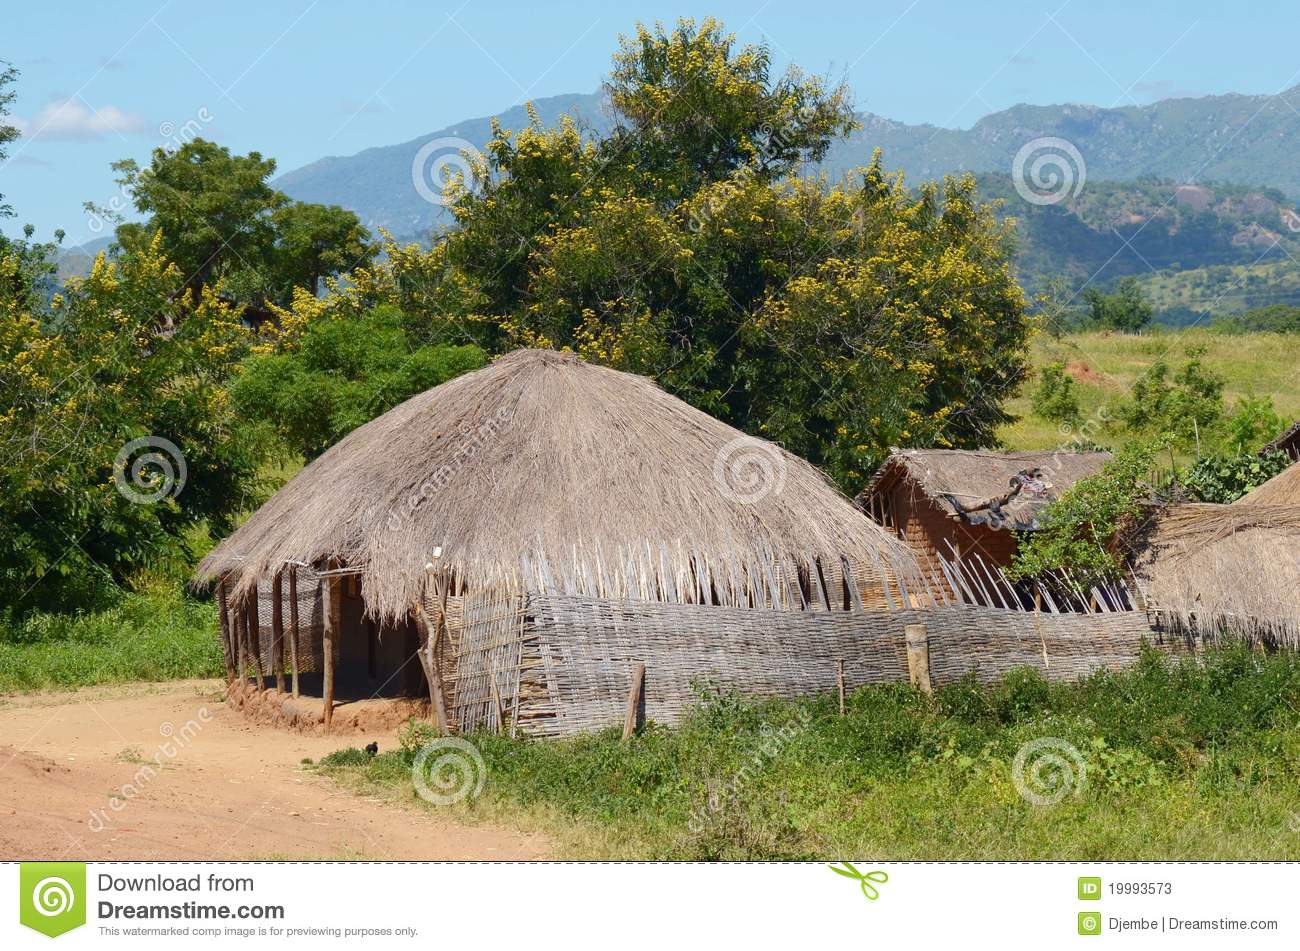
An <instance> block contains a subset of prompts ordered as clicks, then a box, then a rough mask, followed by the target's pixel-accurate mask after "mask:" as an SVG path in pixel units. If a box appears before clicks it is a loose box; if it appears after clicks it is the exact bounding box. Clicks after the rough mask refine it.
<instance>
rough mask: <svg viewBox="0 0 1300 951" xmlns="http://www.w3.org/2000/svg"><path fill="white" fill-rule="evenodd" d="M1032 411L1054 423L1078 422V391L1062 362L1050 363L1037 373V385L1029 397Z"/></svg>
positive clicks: (1074, 423)
mask: <svg viewBox="0 0 1300 951" xmlns="http://www.w3.org/2000/svg"><path fill="white" fill-rule="evenodd" d="M1030 401H1031V403H1032V405H1033V408H1034V412H1035V413H1037V414H1038V415H1039V416H1041V417H1043V419H1050V420H1051V421H1052V422H1054V423H1070V424H1071V425H1076V426H1077V425H1078V423H1079V392H1078V386H1077V385H1076V384H1075V382H1074V378H1073V377H1072V376H1070V375H1069V374H1068V373H1066V372H1065V364H1064V363H1050V364H1048V365H1047V366H1045V367H1043V369H1042V370H1040V371H1039V374H1038V386H1037V387H1035V388H1034V392H1033V395H1032V396H1031V397H1030Z"/></svg>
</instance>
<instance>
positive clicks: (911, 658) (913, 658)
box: [903, 624, 933, 693]
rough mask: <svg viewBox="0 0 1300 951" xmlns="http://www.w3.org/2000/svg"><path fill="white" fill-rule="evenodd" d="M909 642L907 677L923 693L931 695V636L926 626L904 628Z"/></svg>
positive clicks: (913, 625)
mask: <svg viewBox="0 0 1300 951" xmlns="http://www.w3.org/2000/svg"><path fill="white" fill-rule="evenodd" d="M903 635H904V637H905V639H906V641H907V675H908V679H910V680H911V681H912V686H914V687H919V688H920V689H921V692H922V693H931V692H932V690H933V688H932V687H931V685H930V636H929V634H927V633H926V630H925V625H924V624H908V625H906V626H904V628H903Z"/></svg>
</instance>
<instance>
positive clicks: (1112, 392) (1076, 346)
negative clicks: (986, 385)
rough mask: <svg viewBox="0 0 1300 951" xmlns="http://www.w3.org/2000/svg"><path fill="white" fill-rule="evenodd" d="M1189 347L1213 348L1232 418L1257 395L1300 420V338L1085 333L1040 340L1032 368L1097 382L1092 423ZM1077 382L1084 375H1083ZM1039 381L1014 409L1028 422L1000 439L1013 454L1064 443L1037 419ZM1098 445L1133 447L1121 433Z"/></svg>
mask: <svg viewBox="0 0 1300 951" xmlns="http://www.w3.org/2000/svg"><path fill="white" fill-rule="evenodd" d="M1189 347H1205V348H1206V353H1205V355H1204V357H1202V358H1201V359H1202V360H1203V361H1204V363H1205V366H1206V367H1207V368H1208V369H1210V370H1213V371H1214V372H1216V373H1219V374H1222V375H1223V377H1224V378H1225V380H1226V385H1225V387H1224V403H1225V405H1226V406H1227V408H1228V410H1229V411H1230V410H1231V409H1232V407H1233V406H1234V405H1235V403H1236V401H1237V399H1238V398H1239V397H1241V396H1245V395H1247V394H1251V393H1253V394H1254V395H1255V396H1269V397H1272V399H1273V406H1274V408H1275V409H1276V410H1277V411H1278V413H1279V414H1280V415H1281V416H1282V418H1283V419H1287V420H1291V419H1297V418H1300V374H1298V373H1296V369H1295V368H1296V360H1297V355H1298V354H1300V336H1298V335H1296V334H1273V333H1257V334H1236V335H1233V334H1224V333H1218V332H1216V331H1212V330H1208V329H1203V328H1196V329H1192V330H1183V331H1179V330H1175V329H1171V328H1170V329H1166V328H1156V329H1154V330H1152V331H1151V332H1150V333H1146V334H1142V335H1136V334H1119V333H1081V334H1069V335H1067V336H1064V337H1062V338H1061V339H1060V340H1055V339H1053V338H1052V337H1051V336H1050V335H1048V334H1046V333H1041V332H1040V333H1038V334H1036V335H1035V337H1034V339H1033V341H1032V343H1031V345H1030V363H1031V364H1032V365H1033V366H1034V367H1035V368H1038V367H1043V366H1046V365H1047V364H1049V363H1052V362H1055V361H1061V362H1064V363H1066V364H1083V365H1084V366H1086V367H1087V370H1088V376H1089V377H1092V375H1094V374H1095V379H1094V380H1093V381H1092V382H1086V381H1079V384H1080V385H1079V389H1080V403H1081V408H1082V410H1083V418H1084V419H1085V420H1086V419H1088V418H1090V417H1091V416H1092V414H1094V413H1095V412H1096V411H1097V409H1098V408H1099V407H1101V406H1103V405H1105V404H1107V403H1110V402H1112V401H1114V400H1116V399H1118V398H1121V397H1123V396H1126V395H1127V394H1128V393H1129V390H1130V389H1131V388H1132V386H1133V381H1134V380H1136V379H1137V378H1138V377H1139V376H1141V375H1142V373H1143V372H1145V371H1146V369H1147V368H1148V367H1150V366H1151V364H1152V363H1154V362H1155V361H1156V360H1157V359H1159V358H1160V357H1161V356H1164V357H1165V359H1166V360H1167V361H1168V362H1169V363H1170V365H1171V366H1177V365H1179V364H1180V363H1181V362H1182V361H1183V360H1184V359H1185V352H1186V350H1187V349H1188V348H1189ZM1075 375H1076V378H1077V376H1078V375H1079V374H1078V370H1077V368H1076V373H1075ZM1034 384H1035V380H1034V379H1033V378H1031V379H1030V380H1029V381H1028V382H1027V383H1026V384H1025V387H1024V389H1023V390H1022V392H1021V393H1020V394H1018V395H1017V396H1016V397H1015V398H1014V399H1012V400H1011V401H1010V402H1009V404H1008V409H1010V411H1011V412H1012V413H1013V414H1015V415H1016V416H1018V417H1020V419H1019V420H1018V421H1017V422H1015V423H1012V424H1011V425H1009V426H1005V427H1003V429H1002V430H1001V431H1000V433H999V436H1000V437H1001V439H1002V441H1003V443H1004V445H1006V446H1007V447H1008V448H1012V449H1024V450H1032V449H1054V448H1056V447H1057V446H1058V445H1060V444H1061V443H1062V442H1063V439H1062V436H1061V433H1060V430H1059V429H1058V427H1057V424H1056V423H1053V422H1050V421H1048V420H1045V419H1042V418H1040V417H1038V416H1036V415H1034V413H1033V411H1032V409H1031V408H1030V403H1029V393H1030V392H1031V391H1032V390H1033V387H1034ZM1094 438H1095V440H1096V441H1097V442H1099V443H1101V444H1103V445H1106V446H1111V447H1115V448H1118V447H1119V446H1121V445H1123V444H1124V442H1125V441H1126V440H1127V438H1128V437H1127V436H1126V434H1124V433H1123V432H1120V431H1113V432H1105V431H1103V432H1100V433H1098V434H1097V435H1096V436H1095V437H1094Z"/></svg>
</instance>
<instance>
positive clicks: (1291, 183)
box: [61, 86, 1300, 322]
mask: <svg viewBox="0 0 1300 951" xmlns="http://www.w3.org/2000/svg"><path fill="white" fill-rule="evenodd" d="M533 105H534V108H535V110H536V111H537V114H538V116H539V117H540V119H541V120H542V122H543V123H545V124H546V125H548V126H550V125H554V124H556V123H557V122H558V121H559V120H560V118H561V116H564V115H566V114H567V115H571V116H573V117H574V118H575V119H576V120H577V121H578V123H579V125H580V127H582V128H584V129H586V130H589V131H590V133H591V134H593V135H600V134H602V133H604V132H606V131H607V130H608V129H609V127H610V125H611V120H610V116H609V113H608V111H607V110H606V108H605V105H604V99H603V97H602V96H601V94H599V93H590V94H573V95H566V96H552V97H549V98H546V99H538V100H535V101H534V103H533ZM498 119H499V121H500V123H501V125H502V126H503V127H505V128H507V129H519V128H522V127H523V126H524V125H526V124H527V122H528V116H527V113H526V111H525V109H524V107H523V106H522V105H518V106H514V107H512V108H510V109H507V110H505V111H504V112H502V113H500V115H499V116H498ZM860 119H861V123H862V128H861V129H860V130H859V131H857V132H855V133H854V134H853V135H852V136H850V137H849V138H847V139H845V140H843V141H840V142H836V143H835V144H834V145H833V146H832V147H831V149H830V151H829V153H828V154H827V156H826V158H825V160H824V161H823V162H822V163H821V164H820V166H818V167H817V168H812V169H809V170H808V171H809V172H810V173H816V172H821V173H825V174H826V175H827V176H828V177H829V178H830V179H831V180H838V179H840V178H842V177H844V176H845V175H849V174H851V172H852V170H853V169H854V168H857V167H859V166H861V165H863V164H865V163H867V162H869V161H870V160H871V155H872V153H873V151H874V150H875V149H876V148H880V149H881V150H882V151H883V159H884V164H885V166H886V168H889V169H901V170H903V171H904V172H905V174H906V179H907V181H908V182H909V183H910V184H912V185H916V184H919V183H920V182H922V181H925V180H927V179H935V178H940V177H942V176H943V175H945V174H949V173H953V172H967V171H969V172H974V173H976V175H977V179H978V181H979V188H980V192H981V194H982V195H984V196H985V197H988V198H997V199H1001V200H1002V203H1003V206H1002V214H1004V215H1012V216H1014V217H1015V218H1016V219H1017V232H1018V235H1019V242H1020V249H1019V257H1018V264H1019V272H1020V277H1021V280H1022V281H1023V282H1024V283H1025V285H1026V287H1027V288H1029V289H1030V290H1031V291H1035V290H1037V289H1038V288H1040V287H1041V285H1042V282H1043V280H1044V279H1045V278H1046V277H1048V276H1051V275H1054V274H1064V275H1065V276H1067V277H1069V278H1071V279H1073V280H1074V281H1075V282H1076V285H1078V284H1082V283H1083V282H1085V281H1091V282H1092V283H1095V284H1106V283H1109V282H1110V281H1111V280H1113V279H1114V278H1116V277H1119V276H1122V275H1127V274H1133V275H1137V276H1139V277H1140V278H1141V279H1142V280H1143V283H1144V286H1145V287H1147V288H1148V289H1149V292H1150V293H1151V296H1152V298H1153V300H1154V301H1155V303H1156V304H1157V307H1158V309H1159V310H1160V311H1161V313H1162V316H1163V318H1164V319H1168V320H1171V321H1174V322H1186V321H1189V320H1193V319H1198V318H1199V317H1201V316H1202V315H1203V314H1204V313H1206V312H1207V311H1208V312H1214V313H1230V312H1235V311H1236V310H1238V309H1240V308H1241V307H1242V306H1247V305H1249V306H1254V305H1256V304H1257V303H1260V302H1262V303H1279V302H1280V303H1294V304H1300V267H1298V266H1297V265H1296V264H1295V261H1297V260H1300V214H1297V212H1296V210H1295V202H1296V199H1300V161H1297V160H1296V155H1297V154H1298V153H1300V86H1296V87H1294V88H1292V89H1289V90H1286V91H1285V92H1283V93H1280V94H1279V95H1277V96H1242V95H1224V96H1208V97H1204V98H1199V99H1167V100H1163V101H1161V102H1157V103H1154V104H1152V105H1148V106H1125V107H1121V108H1100V107H1096V106H1082V105H1060V106H1028V105H1019V106H1014V107H1012V108H1010V109H1006V110H1003V111H1001V112H996V113H993V114H991V115H988V116H985V117H984V118H983V119H981V120H980V121H979V122H977V123H975V125H974V126H972V127H971V128H970V129H964V130H963V129H944V128H939V127H937V126H931V125H907V124H906V123H901V122H894V121H892V120H890V119H886V118H883V117H881V116H876V115H871V114H869V113H867V114H863V115H861V116H860ZM490 137H491V119H490V118H489V117H483V118H479V119H466V120H464V121H463V122H458V123H456V124H455V125H452V126H448V127H447V128H444V129H438V130H436V131H433V132H430V133H428V134H427V135H422V136H419V137H418V138H415V139H412V140H410V141H408V142H403V143H400V144H398V145H388V146H379V147H376V148H370V149H366V150H365V151H363V152H358V153H357V154H356V155H350V156H341V157H330V158H323V159H319V160H318V161H315V162H312V163H311V164H310V165H305V166H303V167H302V168H298V169H295V170H293V171H290V172H287V173H285V174H284V175H282V176H280V177H279V178H278V179H277V180H276V181H275V184H276V186H277V187H279V188H280V189H281V190H283V191H284V192H285V193H287V194H288V195H289V196H290V197H292V198H295V199H298V200H300V201H310V202H319V203H323V204H337V205H342V206H343V207H345V208H350V209H351V210H353V211H355V212H356V213H357V214H358V216H359V217H360V218H361V220H362V221H363V223H364V224H366V226H367V227H369V228H371V229H372V230H375V229H378V228H381V227H382V228H385V229H387V230H388V231H390V232H391V233H392V234H393V235H394V236H396V237H397V238H399V239H403V240H426V239H427V238H428V236H429V234H430V232H431V231H432V230H433V229H435V228H437V227H440V226H445V225H449V224H451V216H450V214H449V213H448V212H447V210H446V209H445V208H443V207H442V206H441V205H439V204H437V203H436V202H431V201H428V200H426V198H425V197H422V196H421V194H420V192H419V191H418V190H417V188H416V185H415V183H414V181H413V172H412V166H413V165H416V162H417V157H419V156H420V153H421V149H424V148H425V147H426V146H428V145H429V144H430V143H433V142H435V141H436V140H439V139H447V140H462V141H464V142H468V143H470V145H472V146H474V147H476V148H477V147H482V146H483V145H484V144H485V143H486V142H487V141H488V140H489V138H490ZM1043 138H1056V139H1063V140H1065V141H1066V142H1068V143H1069V144H1070V146H1071V147H1072V148H1073V149H1074V150H1076V151H1077V155H1078V156H1079V157H1080V158H1081V159H1082V169H1080V168H1079V167H1076V165H1077V163H1076V162H1075V161H1074V160H1073V159H1072V158H1070V167H1069V169H1068V174H1069V175H1071V176H1073V179H1074V181H1075V183H1076V184H1077V183H1078V182H1079V180H1080V178H1082V179H1083V187H1082V188H1079V189H1077V190H1071V192H1070V194H1069V195H1068V196H1067V197H1066V198H1065V199H1064V200H1062V201H1059V202H1055V203H1048V204H1037V203H1032V202H1030V201H1027V200H1025V198H1024V197H1022V196H1021V194H1020V193H1019V192H1018V191H1017V189H1016V188H1015V187H1014V186H1015V183H1014V182H1013V180H1012V177H1011V171H1012V167H1013V163H1014V162H1015V161H1016V157H1017V153H1019V152H1021V150H1022V149H1024V148H1026V146H1027V144H1028V143H1031V142H1034V141H1035V140H1038V139H1043ZM440 151H447V150H446V149H440ZM1052 151H1054V152H1055V153H1056V154H1065V155H1066V157H1067V158H1069V155H1068V152H1064V153H1063V150H1061V149H1059V148H1057V149H1053V150H1052ZM451 154H454V148H453V149H451ZM1037 154H1039V153H1037V152H1035V153H1034V155H1037ZM1032 158H1033V156H1031V157H1030V162H1031V163H1032ZM421 164H422V165H423V166H424V167H425V168H426V169H427V167H428V164H429V163H428V162H427V161H423V160H422V161H421ZM92 244H93V245H94V246H98V245H99V244H100V242H98V241H97V242H93V243H92ZM95 249H97V248H94V247H92V246H86V248H85V249H70V251H69V252H66V253H65V256H64V257H65V259H66V260H65V261H63V262H61V263H62V264H63V265H64V267H63V268H62V270H63V272H64V273H77V272H82V269H83V268H85V267H86V266H87V263H88V260H89V259H88V258H87V256H86V252H87V251H93V250H95ZM1256 262H1259V264H1258V265H1256ZM1252 265H1256V266H1254V267H1252Z"/></svg>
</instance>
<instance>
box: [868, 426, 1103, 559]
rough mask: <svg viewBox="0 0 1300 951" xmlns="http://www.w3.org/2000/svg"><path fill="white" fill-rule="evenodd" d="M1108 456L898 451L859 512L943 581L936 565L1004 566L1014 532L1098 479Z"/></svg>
mask: <svg viewBox="0 0 1300 951" xmlns="http://www.w3.org/2000/svg"><path fill="white" fill-rule="evenodd" d="M1110 459H1111V454H1110V453H1108V452H1066V451H1057V452H992V451H985V450H980V451H973V450H963V449H901V450H899V449H896V450H894V451H893V452H892V453H890V455H889V458H888V459H886V460H885V462H884V464H883V465H881V467H880V468H879V469H878V470H877V471H876V474H875V475H874V476H873V477H872V479H871V481H870V482H869V483H868V484H867V487H866V488H865V489H863V490H862V492H861V493H859V495H858V499H857V502H858V506H859V507H860V508H861V509H862V510H863V511H864V512H866V513H867V514H868V515H870V516H871V518H872V519H874V520H875V521H876V522H878V523H879V524H880V525H881V526H883V527H884V528H886V529H888V530H889V531H891V532H893V533H894V534H896V535H897V536H898V537H899V538H901V539H903V540H904V541H906V542H907V543H908V545H909V546H910V547H911V548H912V549H913V551H914V552H915V553H916V555H917V556H918V557H919V558H920V559H921V560H922V562H923V563H925V564H926V565H927V567H928V568H929V569H930V570H931V572H932V574H933V576H935V577H942V576H943V571H942V566H941V564H940V563H939V560H940V559H941V558H942V559H949V560H954V559H955V560H960V559H964V558H968V557H970V558H975V557H977V558H979V559H980V560H981V561H982V562H984V563H985V564H986V565H987V567H988V568H989V569H990V570H996V569H997V568H999V567H1006V566H1007V565H1009V564H1010V563H1011V560H1012V558H1013V557H1014V555H1015V552H1016V546H1017V537H1016V536H1017V533H1019V532H1027V531H1035V530H1036V529H1037V528H1038V527H1039V522H1038V519H1039V516H1040V515H1041V514H1042V512H1043V510H1044V509H1045V508H1046V507H1047V506H1048V505H1049V504H1051V502H1053V501H1054V500H1055V499H1056V498H1057V497H1058V496H1059V495H1060V494H1061V492H1063V491H1064V490H1065V489H1066V488H1068V487H1069V486H1071V485H1073V484H1074V483H1075V482H1077V481H1078V480H1079V479H1081V478H1083V477H1084V476H1086V475H1091V474H1092V473H1094V472H1097V471H1098V470H1099V469H1101V467H1102V466H1104V465H1105V464H1106V463H1107V462H1109V461H1110Z"/></svg>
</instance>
